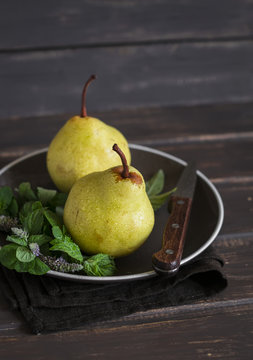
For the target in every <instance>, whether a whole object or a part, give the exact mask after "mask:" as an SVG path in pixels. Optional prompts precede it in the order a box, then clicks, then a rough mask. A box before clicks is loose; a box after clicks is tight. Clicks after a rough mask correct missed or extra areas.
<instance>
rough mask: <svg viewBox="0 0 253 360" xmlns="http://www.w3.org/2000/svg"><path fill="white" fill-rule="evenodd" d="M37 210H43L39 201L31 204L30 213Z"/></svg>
mask: <svg viewBox="0 0 253 360" xmlns="http://www.w3.org/2000/svg"><path fill="white" fill-rule="evenodd" d="M38 209H43V205H42V203H41V201H34V202H33V203H32V211H34V210H38Z"/></svg>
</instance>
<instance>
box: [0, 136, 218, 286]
mask: <svg viewBox="0 0 253 360" xmlns="http://www.w3.org/2000/svg"><path fill="white" fill-rule="evenodd" d="M128 145H129V148H130V149H135V150H141V151H145V152H150V153H153V154H156V155H159V156H162V157H165V158H167V159H170V160H173V161H175V162H177V163H179V164H181V165H184V166H186V165H187V162H186V161H184V160H182V159H180V158H179V157H177V156H174V155H171V154H169V153H166V152H164V151H161V150H157V149H153V148H151V147H148V146H143V145H138V144H133V143H129V144H128ZM47 150H48V147H45V148H42V149H39V150H35V151H32V152H30V153H28V154H26V155H23V156H21V157H19V158H17V159H16V160H13V161H11V162H10V163H9V164H7V165H5V166H4V167H2V168H1V169H0V176H2V175H3V174H4V173H5V172H6V171H7V170H9V169H10V168H12V167H13V166H15V165H16V164H18V163H20V162H22V161H24V160H26V159H29V158H30V157H33V156H36V155H39V154H42V153H45V152H47ZM197 175H198V176H199V177H201V178H202V179H203V180H204V181H205V182H206V184H207V185H208V186H209V188H210V189H211V190H212V192H213V194H214V196H215V198H216V201H217V205H218V211H219V214H218V219H217V223H216V226H215V228H214V231H213V233H212V235H211V236H210V238H209V239H208V240H207V241H206V242H205V244H203V245H202V246H201V247H200V248H199V249H198V250H196V251H195V252H193V253H192V254H191V255H189V256H187V257H185V258H183V259H182V261H181V263H180V266H181V265H184V264H186V263H188V262H189V261H191V260H192V259H194V258H195V257H196V256H198V255H200V254H201V253H202V252H203V251H204V250H205V249H207V248H208V247H209V246H210V245H211V244H212V242H213V241H214V240H215V238H216V237H217V235H218V233H219V231H220V229H221V227H222V224H223V220H224V205H223V201H222V198H221V196H220V193H219V192H218V190H217V189H216V187H215V185H214V184H213V183H212V182H211V181H210V180H209V179H208V178H207V177H206V176H205V175H204V174H203V173H202V172H201V171H199V170H197ZM46 275H49V276H53V277H56V278H60V279H63V280H72V281H83V282H93V283H97V282H99V283H103V282H122V281H129V280H139V279H146V278H149V277H153V276H156V275H157V273H156V272H155V271H154V270H150V271H146V272H143V273H139V274H131V275H120V276H117V275H114V276H103V277H99V276H86V275H76V274H67V273H62V272H58V271H54V270H50V271H49V272H48V273H46Z"/></svg>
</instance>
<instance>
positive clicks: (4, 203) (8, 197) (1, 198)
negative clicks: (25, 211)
mask: <svg viewBox="0 0 253 360" xmlns="http://www.w3.org/2000/svg"><path fill="white" fill-rule="evenodd" d="M12 198H13V192H12V190H11V188H10V187H9V186H2V187H1V188H0V208H1V209H7V208H8V206H9V205H10V204H11V201H12Z"/></svg>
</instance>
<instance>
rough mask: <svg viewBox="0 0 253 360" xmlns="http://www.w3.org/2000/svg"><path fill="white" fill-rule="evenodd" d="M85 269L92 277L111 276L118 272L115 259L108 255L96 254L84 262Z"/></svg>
mask: <svg viewBox="0 0 253 360" xmlns="http://www.w3.org/2000/svg"><path fill="white" fill-rule="evenodd" d="M83 268H84V271H85V273H86V274H87V275H91V276H111V275H113V274H114V273H115V272H116V266H115V262H114V259H113V258H112V257H111V256H109V255H106V254H96V255H93V256H91V257H89V258H88V259H87V260H84V262H83Z"/></svg>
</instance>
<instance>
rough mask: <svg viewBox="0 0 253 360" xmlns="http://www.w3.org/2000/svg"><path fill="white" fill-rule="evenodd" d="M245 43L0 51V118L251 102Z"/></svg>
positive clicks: (252, 53) (250, 49)
mask: <svg viewBox="0 0 253 360" xmlns="http://www.w3.org/2000/svg"><path fill="white" fill-rule="evenodd" d="M252 58H253V43H252V42H250V41H237V42H231V43H229V42H210V43H189V44H187V43H186V44H184V43H182V44H159V45H143V46H125V47H121V46H118V47H102V48H85V49H76V50H62V51H48V52H28V53H27V52H24V53H10V54H7V53H6V54H5V53H2V54H0V93H1V100H2V103H1V107H0V118H4V117H14V116H19V117H20V116H35V115H49V114H57V113H65V112H67V113H76V112H79V108H80V94H81V89H82V86H83V83H84V81H85V80H86V79H87V78H88V76H89V75H90V74H91V73H94V72H95V73H97V74H98V77H99V78H98V80H97V81H96V84H92V86H91V88H90V90H89V94H88V99H87V102H88V111H89V113H92V112H93V111H95V110H96V111H99V110H106V109H107V110H108V109H121V108H133V107H147V106H149V107H151V106H157V107H159V106H170V105H173V106H175V105H191V104H204V103H205V104H208V103H209V104H210V103H222V102H223V103H224V102H247V101H252V97H253V95H252V94H253V85H252V84H253V82H252V73H253V71H252V68H253V65H252V61H250V59H252Z"/></svg>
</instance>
